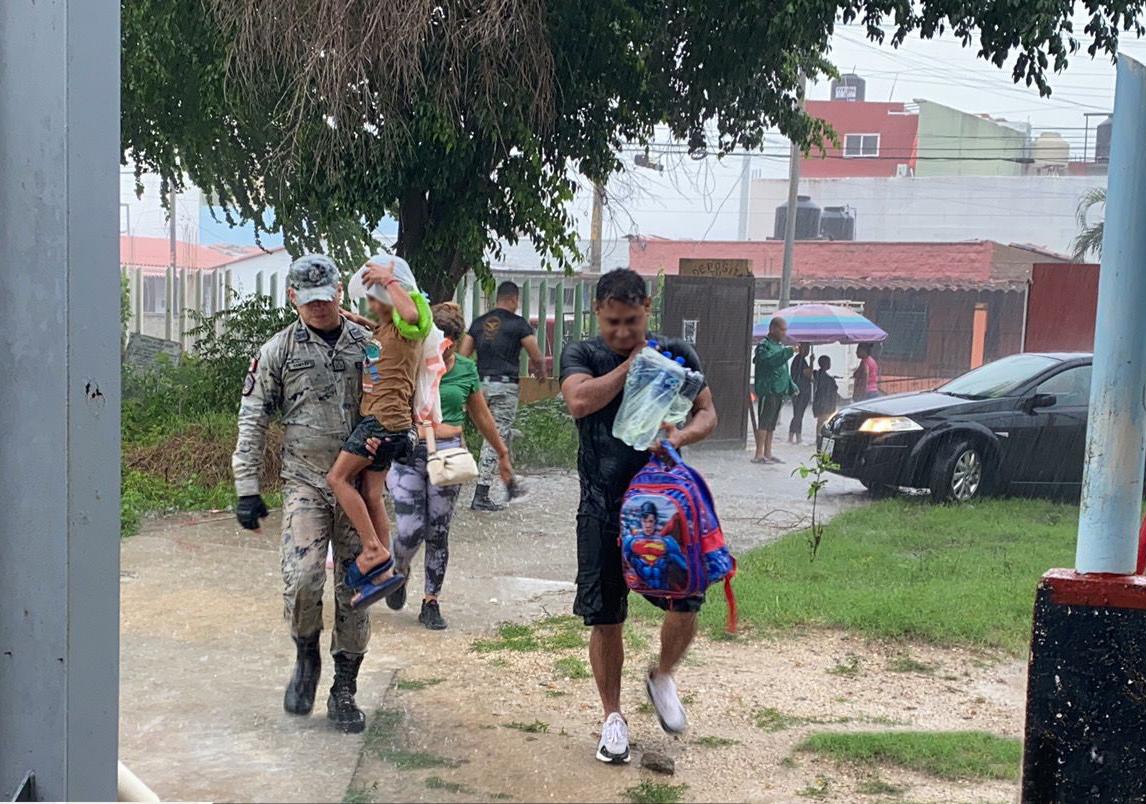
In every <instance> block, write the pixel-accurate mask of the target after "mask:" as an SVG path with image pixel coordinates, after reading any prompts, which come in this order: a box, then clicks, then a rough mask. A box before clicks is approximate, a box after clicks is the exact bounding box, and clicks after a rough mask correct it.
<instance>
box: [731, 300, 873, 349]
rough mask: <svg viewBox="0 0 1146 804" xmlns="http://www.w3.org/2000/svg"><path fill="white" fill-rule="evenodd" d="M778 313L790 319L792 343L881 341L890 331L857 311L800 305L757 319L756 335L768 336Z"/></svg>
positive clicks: (824, 305) (754, 328)
mask: <svg viewBox="0 0 1146 804" xmlns="http://www.w3.org/2000/svg"><path fill="white" fill-rule="evenodd" d="M776 316H779V317H781V318H783V319H784V320H785V321H787V322H788V342H789V343H877V342H879V341H883V340H886V338H887V333H886V332H884V331H883V330H882V329H880V328H879V327H877V326H876V325H875V324H873V323H872V322H871V321H868V320H867V319H866V318H864V317H863V316H862V315H860V314H859V313H857V312H855V311H854V310H849V309H848V308H847V307H837V306H836V305H834V304H797V305H795V306H793V307H785V308H784V309H783V310H778V311H777V312H775V313H772V314H771V315H769V316H765V317H764V318H761V319H760V320H759V321H757V322H756V325H755V326H754V327H753V328H752V337H753V338H755V339H757V340H760V339H761V338H765V337H767V335H768V325H769V323H771V321H772V319H773V318H775V317H776Z"/></svg>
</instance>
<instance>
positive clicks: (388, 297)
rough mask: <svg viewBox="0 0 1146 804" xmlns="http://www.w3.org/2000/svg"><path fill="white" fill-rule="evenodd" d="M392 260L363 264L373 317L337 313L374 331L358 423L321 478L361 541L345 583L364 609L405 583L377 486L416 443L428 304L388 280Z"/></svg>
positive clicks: (353, 602)
mask: <svg viewBox="0 0 1146 804" xmlns="http://www.w3.org/2000/svg"><path fill="white" fill-rule="evenodd" d="M398 260H399V258H394V259H393V260H390V261H388V262H387V263H386V264H385V265H378V264H377V263H369V264H368V265H367V266H366V268H365V269H364V270H363V271H362V272H361V273H362V281H363V283H364V284H365V285H366V287H367V291H366V293H367V303H368V304H369V306H370V313H371V315H373V316H374V318H375V319H376V321H371V320H370V319H367V318H363V317H362V316H359V315H356V314H354V313H351V312H348V311H345V310H344V311H342V314H343V316H344V317H345V318H347V319H349V320H351V321H353V322H354V323H356V324H359V325H361V326H365V327H367V328H368V329H371V330H373V337H372V338H371V339H370V340H369V341H368V342H367V345H366V354H365V356H364V361H363V364H362V404H361V409H360V412H361V414H362V420H361V421H360V422H359V423H358V426H357V427H356V428H354V432H353V433H351V434H350V438H348V439H347V440H346V443H345V444H344V445H343V447H342V451H341V452H340V453H339V454H338V458H337V459H336V460H335V462H334V466H333V467H332V468H331V470H330V472H329V473H328V474H327V476H326V480H327V483H328V484H329V485H330V490H331V491H332V492H334V496H335V497H336V498H337V499H338V505H339V506H340V507H341V508H342V510H343V511H344V512H345V513H346V516H347V518H348V519H349V520H350V523H351V524H352V525H353V526H354V529H355V530H357V531H358V535H359V538H360V539H361V540H362V551H361V552H360V553H359V554H358V557H357V558H355V559H353V560H352V561H348V562H347V563H346V567H345V577H346V584H347V585H348V586H349V587H351V588H352V589H354V590H355V595H354V597H353V598H352V600H351V602H350V605H351V607H352V608H363V607H365V606H369V605H370V604H371V603H374V602H376V601H378V600H379V599H381V598H383V597H385V596H386V595H388V594H391V593H392V592H394V591H395V590H397V589H398V588H400V587H401V586H402V584H404V583H405V582H406V579H405V577H404V576H402V575H399V574H397V573H395V572H394V559H393V558H392V556H391V555H390V521H389V518H388V517H387V514H386V505H385V503H384V502H383V500H382V490H383V489H384V488H385V487H386V474H387V472H388V471H389V469H390V466H391V464H392V463H393V462H394V461H401V460H403V459H404V458H406V456H407V455H408V454H409V453H410V452H411V451H412V449H413V447H414V444H415V443H416V442H417V433H416V430H415V429H414V420H413V398H414V381H415V377H416V375H417V371H418V363H419V360H420V358H421V337H420V336H419V335H421V336H424V334H425V329H427V327H423V326H421V323H422V322H421V319H422V318H423V317H424V314H423V309H422V308H423V307H424V308H425V314H427V315H428V312H429V308H428V306H427V305H425V304H422V305H419V304H418V303H417V301H416V298H415V296H412V295H411V290H413V291H414V293H416V289H407V288H406V287H404V286H403V284H402V283H401V282H399V280H398V279H396V278H395V276H394V269H395V263H396V262H397V261H398ZM405 273H409V272H408V270H407V271H406V272H405ZM427 320H428V317H427ZM375 444H377V447H376V449H374V450H373V452H372V451H371V447H372V446H374V445H375ZM359 475H362V478H361V486H362V493H361V494H360V493H359V491H358V488H357V481H358V479H359Z"/></svg>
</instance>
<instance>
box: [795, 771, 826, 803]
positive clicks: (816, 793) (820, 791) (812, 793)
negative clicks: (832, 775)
mask: <svg viewBox="0 0 1146 804" xmlns="http://www.w3.org/2000/svg"><path fill="white" fill-rule="evenodd" d="M831 793H832V780H831V779H829V778H828V777H826V776H817V777H816V780H815V781H814V782H812V783H811V784H809V785H808V786H807V787H804V788H803V789H802V790H797V791H796V795H797V796H801V797H803V798H815V799H822V798H827V797H828V796H829V795H831Z"/></svg>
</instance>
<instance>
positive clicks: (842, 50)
mask: <svg viewBox="0 0 1146 804" xmlns="http://www.w3.org/2000/svg"><path fill="white" fill-rule="evenodd" d="M1084 24H1085V21H1082V22H1080V23H1078V24H1077V25H1076V30H1079V31H1081V30H1082V27H1083V25H1084ZM1122 47H1123V52H1125V53H1129V54H1130V55H1131V56H1133V57H1136V58H1138V59H1140V60H1143V61H1146V41H1136V40H1130V39H1125V38H1124V40H1123V43H1122ZM975 52H976V51H975V49H974V48H963V47H962V46H961V44H960V43H959V42H958V41H957V40H955V39H953V38H951V37H944V38H941V39H935V40H930V41H922V40H919V39H917V38H916V39H911V38H909V39H908V40H907V41H906V42H905V43H904V45H903V46H902V47H900V48H899V49H893V48H891V47H890V46H888V45H883V46H881V45H877V44H875V43H873V42H869V41H868V40H867V39H866V38H865V37H864V34H863V29H862V28H860V27H858V26H840V27H839V28H837V33H836V35H835V36H834V37H833V39H832V52H831V54H830V58H831V59H832V61H833V63H835V65H836V67H837V69H838V70H839V71H840V72H841V73H846V72H853V71H854V72H855V73H857V74H858V75H860V76H861V77H863V78H864V79H865V80H866V82H867V87H866V90H867V95H866V99H867V100H869V101H888V100H891V101H898V102H910V101H912V100H917V99H927V100H932V101H936V102H939V103H942V104H945V105H947V106H951V107H954V108H957V109H961V110H963V111H966V112H971V113H976V114H978V113H986V114H990V115H991V116H993V117H1004V118H1007V119H1008V120H1014V121H1017V122H1022V123H1028V124H1030V125H1031V126H1032V128H1033V130H1034V131H1033V133H1034V134H1035V135H1036V136H1037V135H1038V134H1039V133H1040V132H1041V131H1058V132H1059V133H1061V135H1062V136H1063V137H1064V138H1065V139H1066V140H1067V141H1068V142H1069V143H1070V145H1071V154H1072V156H1076V157H1077V156H1081V154H1082V147H1083V142H1084V127H1085V126H1086V124H1087V121H1086V118H1085V117H1084V114H1085V113H1087V112H1097V113H1102V112H1109V111H1110V109H1111V108H1112V106H1113V103H1114V80H1115V68H1114V65H1113V64H1112V63H1111V61H1110V59H1109V58H1107V57H1099V58H1095V59H1091V58H1090V56H1089V55H1088V54H1087V53H1086V52H1085V48H1084V49H1083V50H1082V51H1080V53H1078V54H1076V55H1075V56H1074V57H1072V58H1071V59H1070V65H1069V66H1068V67H1067V69H1066V70H1065V71H1064V72H1062V73H1060V74H1056V75H1053V76H1052V78H1051V83H1052V88H1053V89H1054V92H1053V94H1052V95H1051V97H1049V98H1043V97H1041V96H1040V95H1039V94H1038V91H1037V89H1035V88H1033V87H1032V88H1028V87H1026V86H1025V85H1023V84H1018V85H1016V84H1015V83H1013V82H1012V81H1011V74H1010V69H1009V67H1007V68H1003V69H1000V68H996V67H994V66H993V65H991V64H990V63H988V62H987V61H985V60H982V59H979V58H977V57H976V56H975ZM807 96H808V98H810V99H815V100H827V99H828V97H829V85H828V82H827V81H823V82H820V83H817V84H813V85H810V86H809V88H808V94H807ZM1102 119H1103V118H1102V117H1092V118H1090V129H1091V130H1090V134H1089V138H1088V139H1089V141H1090V149H1089V150H1090V152H1091V153H1093V147H1094V131H1093V130H1094V126H1096V125H1097V124H1098V123H1099V122H1101V120H1102ZM786 148H787V142H786V140H784V139H783V138H782V137H781V136H779V134H777V135H775V136H773V137H771V138H769V143H768V144H767V145H766V146H765V149H764V153H763V154H762V155H759V156H756V157H753V159H752V170H753V172H754V174H755V175H757V176H766V177H776V178H781V177H786V176H787V174H788V160H787V158H786V157H785V156H784V154H785V153H786ZM628 161H630V162H631V155H630V156H629V159H628ZM662 162H664V165H665V170H664V171H663V172H661V173H657V172H653V171H650V170H645V169H633V170H630V171H628V172H627V173H626V174H625V175H623V176H618V177H614V179H613V180H611V181H610V184H609V195H610V197H611V199H612V203H611V204H610V206H609V209H608V211H607V214H606V216H605V237H606V239H608V238H610V237H612V238H617V237H621V236H623V235H626V234H636V233H640V234H646V235H649V234H653V235H662V236H666V237H682V238H695V239H709V240H731V239H735V238H736V235H737V225H738V219H739V208H740V206H739V205H740V192H739V180H740V177H741V169H742V165H743V160H742V158H739V157H732V158H726V159H725V160H723V161H717V160H716V159H704V160H699V161H694V160H691V159H689V158H688V157H687V156H683V155H680V154H672V155H668V156H664V157H662ZM589 205H590V196H589V193H588V192H583V193H582V194H581V195H580V196H579V198H578V199H577V203H576V205H575V207H576V210H577V217H578V222H579V229H580V230H581V232H582V234H583V235H584V236H588V233H589Z"/></svg>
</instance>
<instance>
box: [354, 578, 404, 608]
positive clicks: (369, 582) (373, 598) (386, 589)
mask: <svg viewBox="0 0 1146 804" xmlns="http://www.w3.org/2000/svg"><path fill="white" fill-rule="evenodd" d="M375 578H376V576H373V575H372V576H367V578H366V580H365V581H364V582H363V583H362V585H361V586H359V587H358V594H356V595H355V596H354V597H352V598H351V599H350V608H352V609H356V610H357V609H364V608H366V607H367V606H370V605H373V604H374V603H377V602H378V601H379V600H381V599H382V598H384V597H387V596H388V595H391V594H393V593H394V592H396V591H397V590H398V589H400V588H402V587H403V586H405V585H406V576H405V575H399V574H398V573H394V574H393V575H391V576H390V577H389V578H384V579H382V580H380V581H379V580H375Z"/></svg>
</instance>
